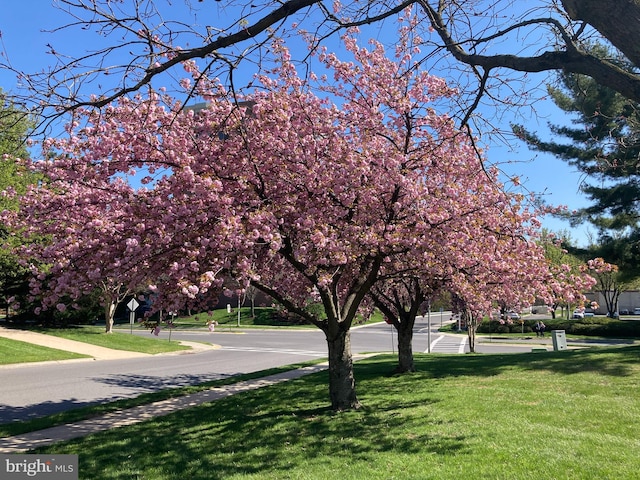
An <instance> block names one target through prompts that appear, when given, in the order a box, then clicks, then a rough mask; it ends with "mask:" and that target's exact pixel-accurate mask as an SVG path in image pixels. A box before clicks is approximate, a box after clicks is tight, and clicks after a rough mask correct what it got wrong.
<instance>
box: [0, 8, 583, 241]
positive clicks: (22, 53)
mask: <svg viewBox="0 0 640 480" xmlns="http://www.w3.org/2000/svg"><path fill="white" fill-rule="evenodd" d="M3 3H4V5H3V6H2V16H0V32H1V34H2V39H1V41H2V46H1V47H2V48H1V50H4V51H6V53H7V54H8V59H9V61H10V62H11V64H12V66H13V67H14V68H16V69H20V70H25V71H28V72H34V71H38V70H41V69H44V68H46V67H47V66H48V65H51V63H52V62H53V58H52V57H51V56H50V55H48V54H47V53H46V52H47V50H48V47H47V44H49V43H51V44H53V45H54V47H55V48H56V49H58V50H60V51H63V52H66V51H68V52H74V53H77V52H78V51H79V48H78V47H79V45H81V47H80V51H82V49H86V48H92V47H98V46H99V45H100V43H99V42H100V41H101V39H100V37H98V36H96V35H95V34H92V33H86V34H83V33H82V32H81V31H80V33H78V32H79V31H78V30H73V32H74V34H71V31H69V32H65V31H62V32H58V33H56V34H55V35H53V34H51V33H47V32H45V30H51V29H54V28H55V27H60V26H62V25H65V24H67V23H69V20H70V19H69V17H67V16H66V15H65V14H63V13H62V12H60V11H59V10H57V9H56V8H54V7H53V6H52V4H51V0H28V1H25V2H17V1H5V2H3ZM180 3H181V0H176V2H174V4H175V5H176V6H177V5H179V4H180ZM209 5H211V3H209ZM107 41H109V40H107ZM6 61H7V59H6V58H3V59H0V63H1V62H6ZM0 88H2V89H3V90H4V91H6V92H11V91H14V90H15V89H16V88H17V79H16V78H15V77H14V76H13V74H10V73H9V72H6V71H3V70H0ZM537 109H538V112H539V114H540V117H539V118H535V117H532V118H529V119H526V118H525V119H519V120H518V122H520V123H525V125H526V126H527V128H529V129H530V130H537V129H539V128H541V129H546V122H547V121H552V122H553V123H563V122H566V121H567V118H566V116H565V115H564V114H563V113H562V112H560V111H559V110H558V109H556V108H555V106H554V105H553V104H552V103H551V102H547V103H546V104H545V103H541V104H539V105H538V106H537ZM543 117H546V118H543ZM503 121H504V122H505V124H506V123H507V122H508V121H509V119H506V120H503ZM505 126H507V125H505ZM487 157H488V159H489V161H490V162H492V163H493V162H496V163H500V164H501V165H502V166H503V168H504V169H505V170H506V171H507V172H508V173H509V174H510V175H519V176H520V178H521V181H522V183H523V184H524V186H525V187H526V188H527V189H528V190H530V191H533V192H536V193H545V195H544V198H545V199H546V200H547V202H548V203H550V204H554V205H566V206H568V207H569V208H570V209H574V208H580V207H582V206H585V205H586V200H585V198H584V197H583V196H582V195H581V194H580V192H579V185H580V182H581V181H582V180H583V178H582V177H581V176H580V175H579V174H578V173H577V172H576V171H575V169H573V168H571V167H569V166H567V165H566V164H565V163H564V162H562V161H561V160H558V159H556V158H554V157H552V156H550V155H545V154H539V153H537V152H532V151H529V150H528V148H527V147H526V146H525V145H523V144H514V145H511V146H509V147H506V146H504V145H502V144H495V145H492V146H491V147H490V149H489V150H488V151H487ZM506 162H514V163H506ZM543 226H545V227H546V228H549V229H550V230H552V231H558V230H562V229H567V230H569V229H570V228H569V225H568V224H567V223H565V222H562V221H559V220H556V219H551V218H547V219H545V220H544V222H543ZM588 231H589V227H581V228H579V229H573V230H572V237H573V239H574V241H576V242H577V243H579V244H581V245H584V244H586V237H587V232H588Z"/></svg>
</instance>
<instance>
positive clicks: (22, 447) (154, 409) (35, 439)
mask: <svg viewBox="0 0 640 480" xmlns="http://www.w3.org/2000/svg"><path fill="white" fill-rule="evenodd" d="M327 368H328V364H326V363H323V364H319V365H314V366H311V367H303V368H299V369H296V370H290V371H287V372H283V373H278V374H275V375H270V376H267V377H263V378H258V379H255V380H247V381H244V382H238V383H235V384H232V385H227V386H224V387H216V388H212V389H209V390H205V391H202V392H198V393H194V394H191V395H185V396H183V397H177V398H171V399H168V400H162V401H159V402H155V403H151V404H148V405H141V406H139V407H134V408H130V409H128V410H121V411H117V412H113V413H109V414H106V415H102V416H100V417H95V418H91V419H88V420H84V421H80V422H77V423H73V424H67V425H60V426H57V427H52V428H47V429H45V430H38V431H35V432H30V433H25V434H23V435H16V436H14V437H5V438H0V453H23V452H27V451H29V450H32V449H34V448H37V447H43V446H47V445H52V444H55V443H58V442H63V441H67V440H72V439H74V438H79V437H83V436H86V435H90V434H92V433H97V432H102V431H105V430H109V429H112V428H117V427H122V426H125V425H133V424H135V423H139V422H143V421H145V420H149V419H152V418H155V417H162V416H165V415H169V414H170V413H173V412H175V411H176V410H180V409H183V408H190V407H195V406H197V405H201V404H203V403H207V402H212V401H214V400H219V399H221V398H225V397H228V396H230V395H234V394H236V393H241V392H246V391H249V390H255V389H258V388H262V387H268V386H271V385H275V384H277V383H280V382H284V381H287V380H292V379H295V378H300V377H302V376H304V375H309V374H312V373H316V372H319V371H321V370H326V369H327Z"/></svg>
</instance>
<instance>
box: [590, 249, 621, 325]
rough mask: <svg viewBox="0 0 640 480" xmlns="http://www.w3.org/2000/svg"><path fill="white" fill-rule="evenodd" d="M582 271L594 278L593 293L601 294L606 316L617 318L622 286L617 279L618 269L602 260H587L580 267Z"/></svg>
mask: <svg viewBox="0 0 640 480" xmlns="http://www.w3.org/2000/svg"><path fill="white" fill-rule="evenodd" d="M582 270H583V271H584V272H588V273H589V274H590V275H593V276H594V277H595V278H596V280H597V283H596V285H595V291H597V292H599V293H600V294H602V297H603V298H604V301H605V304H606V308H607V316H609V317H612V318H615V317H617V316H618V298H620V293H621V292H622V284H621V282H620V281H619V278H618V267H617V266H616V265H612V264H610V263H607V262H605V261H604V259H602V258H595V259H593V260H589V261H588V262H587V264H586V265H584V266H583V267H582Z"/></svg>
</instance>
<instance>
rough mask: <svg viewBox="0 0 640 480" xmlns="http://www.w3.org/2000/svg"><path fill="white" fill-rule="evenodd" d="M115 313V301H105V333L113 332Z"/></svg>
mask: <svg viewBox="0 0 640 480" xmlns="http://www.w3.org/2000/svg"><path fill="white" fill-rule="evenodd" d="M115 314H116V302H113V301H110V302H106V303H105V306H104V328H105V333H113V317H114V315H115Z"/></svg>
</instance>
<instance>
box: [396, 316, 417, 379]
mask: <svg viewBox="0 0 640 480" xmlns="http://www.w3.org/2000/svg"><path fill="white" fill-rule="evenodd" d="M414 323H415V317H413V319H411V320H408V319H406V318H403V319H402V321H401V322H400V323H399V324H398V368H397V369H396V372H397V373H406V372H415V371H416V367H415V365H414V363H413V347H412V345H411V343H412V342H413V325H414Z"/></svg>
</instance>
